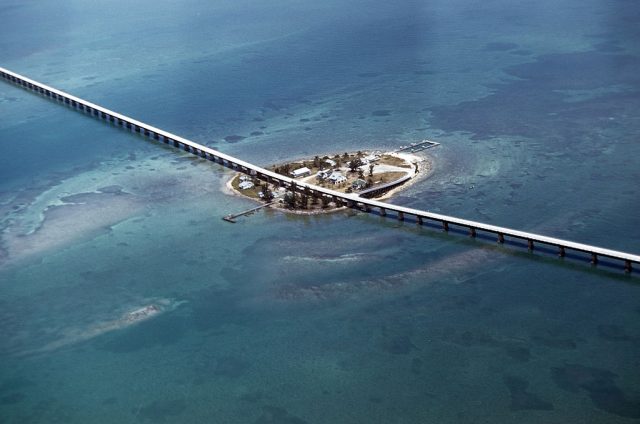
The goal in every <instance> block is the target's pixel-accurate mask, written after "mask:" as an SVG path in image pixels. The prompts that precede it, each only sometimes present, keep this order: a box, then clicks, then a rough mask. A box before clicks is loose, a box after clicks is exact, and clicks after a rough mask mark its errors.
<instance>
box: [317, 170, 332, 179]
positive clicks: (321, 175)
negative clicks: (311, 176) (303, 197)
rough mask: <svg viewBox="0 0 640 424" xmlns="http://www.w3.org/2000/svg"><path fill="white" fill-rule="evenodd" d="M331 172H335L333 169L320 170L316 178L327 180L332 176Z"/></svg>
mask: <svg viewBox="0 0 640 424" xmlns="http://www.w3.org/2000/svg"><path fill="white" fill-rule="evenodd" d="M331 174H333V170H332V169H326V170H324V169H323V170H322V171H318V173H317V174H316V178H317V179H319V180H326V179H327V178H329V177H330V176H331Z"/></svg>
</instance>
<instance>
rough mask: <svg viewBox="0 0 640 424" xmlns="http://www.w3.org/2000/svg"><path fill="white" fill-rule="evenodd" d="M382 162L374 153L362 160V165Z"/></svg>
mask: <svg viewBox="0 0 640 424" xmlns="http://www.w3.org/2000/svg"><path fill="white" fill-rule="evenodd" d="M379 160H380V156H378V155H376V154H375V153H372V154H370V155H368V156H365V157H363V158H362V163H364V164H365V165H368V164H370V163H371V162H377V161H379Z"/></svg>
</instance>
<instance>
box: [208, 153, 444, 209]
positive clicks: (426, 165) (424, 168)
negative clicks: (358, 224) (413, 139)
mask: <svg viewBox="0 0 640 424" xmlns="http://www.w3.org/2000/svg"><path fill="white" fill-rule="evenodd" d="M394 155H397V156H399V157H402V158H403V159H405V160H406V161H407V162H410V163H414V162H415V163H417V164H418V172H417V173H415V174H413V176H412V177H411V178H410V179H409V181H407V182H405V183H404V184H402V185H400V186H398V187H395V188H393V189H391V190H389V191H388V192H386V193H385V194H384V195H383V196H380V197H377V198H375V200H379V201H383V200H387V199H390V198H391V197H393V196H394V195H395V194H396V193H399V192H401V191H403V190H406V189H407V188H409V187H411V186H412V185H413V184H415V183H416V182H417V181H419V180H422V179H424V178H428V177H429V176H430V175H431V174H432V173H433V160H432V158H431V157H429V156H418V155H415V154H408V153H395V154H394ZM237 174H238V173H234V174H233V177H232V178H230V179H228V180H227V181H226V182H225V183H224V184H222V186H221V191H222V192H223V193H225V194H227V195H231V196H240V197H243V198H245V199H249V200H251V201H253V202H255V203H258V204H262V203H263V202H262V201H260V200H258V199H255V198H253V197H250V196H247V195H245V194H244V193H242V192H241V191H239V190H236V189H235V188H234V187H233V185H232V182H233V180H234V178H235V177H236V175H237ZM269 208H270V209H272V210H278V211H282V212H285V213H288V214H293V215H320V214H330V213H334V212H339V211H344V210H346V209H349V208H348V207H347V206H342V207H339V208H338V207H334V208H329V209H313V210H301V209H287V208H284V207H279V206H275V207H271V206H269Z"/></svg>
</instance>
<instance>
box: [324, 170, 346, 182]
mask: <svg viewBox="0 0 640 424" xmlns="http://www.w3.org/2000/svg"><path fill="white" fill-rule="evenodd" d="M328 180H329V181H331V182H332V183H333V184H342V183H344V182H345V181H347V177H345V176H344V175H342V174H341V173H340V172H334V173H333V174H331V175H330V176H329V178H328Z"/></svg>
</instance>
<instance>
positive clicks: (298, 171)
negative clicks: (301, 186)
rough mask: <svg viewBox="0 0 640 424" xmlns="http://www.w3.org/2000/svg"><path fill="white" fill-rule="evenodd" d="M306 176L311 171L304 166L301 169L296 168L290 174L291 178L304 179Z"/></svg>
mask: <svg viewBox="0 0 640 424" xmlns="http://www.w3.org/2000/svg"><path fill="white" fill-rule="evenodd" d="M307 175H311V170H310V169H309V168H307V167H306V166H303V167H302V168H298V169H296V170H295V171H293V172H291V176H292V177H293V178H299V177H306V176H307Z"/></svg>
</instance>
